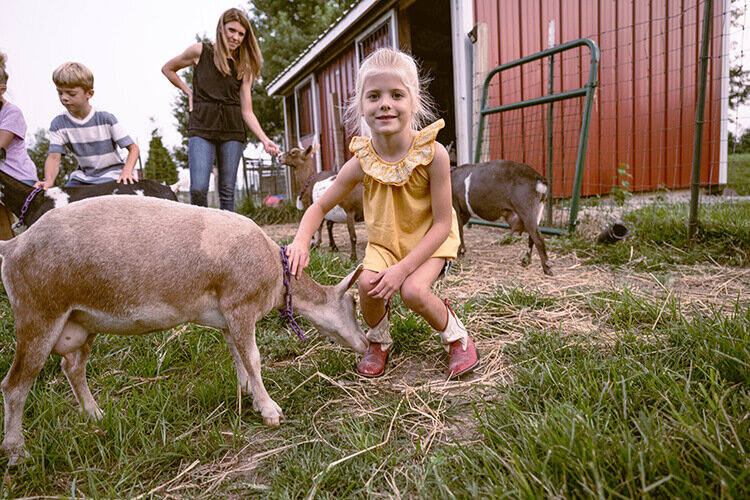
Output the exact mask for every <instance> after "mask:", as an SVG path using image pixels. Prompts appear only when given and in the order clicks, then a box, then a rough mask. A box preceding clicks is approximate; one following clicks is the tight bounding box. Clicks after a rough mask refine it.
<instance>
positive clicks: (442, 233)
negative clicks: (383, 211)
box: [369, 142, 453, 300]
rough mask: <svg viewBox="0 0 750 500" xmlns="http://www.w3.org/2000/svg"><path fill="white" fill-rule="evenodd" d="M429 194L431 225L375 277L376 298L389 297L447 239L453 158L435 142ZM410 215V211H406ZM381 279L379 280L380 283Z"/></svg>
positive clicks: (450, 216)
mask: <svg viewBox="0 0 750 500" xmlns="http://www.w3.org/2000/svg"><path fill="white" fill-rule="evenodd" d="M429 169H430V195H431V197H432V219H433V222H432V227H430V229H429V230H428V231H427V233H426V234H425V235H424V237H422V239H421V240H420V242H419V243H417V246H415V247H414V249H413V250H412V251H411V252H409V254H408V255H407V256H406V257H404V258H403V259H402V260H401V261H400V262H399V263H397V264H395V265H393V266H391V267H388V268H386V269H384V270H382V271H381V272H379V273H378V275H377V276H376V277H375V278H374V279H373V280H372V283H377V285H376V286H375V287H374V288H373V289H372V290H370V292H369V295H370V296H372V297H374V298H380V299H384V300H388V299H390V298H391V297H393V295H395V293H396V292H397V291H398V290H399V289H400V288H401V285H402V284H403V283H404V280H406V277H407V276H409V275H410V274H411V273H413V272H414V271H416V270H417V268H418V267H419V266H421V265H422V264H424V263H425V262H426V261H427V259H429V258H430V257H431V256H432V254H434V253H435V251H436V250H437V249H438V248H440V245H442V244H443V242H444V241H445V240H446V239H447V238H448V235H449V234H450V232H451V224H452V220H453V215H452V214H453V212H452V208H453V202H452V197H451V177H450V160H449V159H448V152H447V151H446V150H445V147H443V145H442V144H440V143H438V142H436V143H435V156H434V158H433V160H432V163H431V164H430V166H429ZM405 216H406V217H408V214H405ZM378 282H379V283H378Z"/></svg>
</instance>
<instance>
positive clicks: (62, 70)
mask: <svg viewBox="0 0 750 500" xmlns="http://www.w3.org/2000/svg"><path fill="white" fill-rule="evenodd" d="M52 81H53V82H55V85H56V86H58V87H65V88H73V87H81V88H82V89H83V90H84V91H85V92H88V91H89V90H91V89H93V88H94V73H92V72H91V70H90V69H88V68H87V67H86V66H84V65H83V64H81V63H77V62H66V63H63V64H61V65H60V66H58V67H57V69H56V70H55V71H54V72H53V73H52Z"/></svg>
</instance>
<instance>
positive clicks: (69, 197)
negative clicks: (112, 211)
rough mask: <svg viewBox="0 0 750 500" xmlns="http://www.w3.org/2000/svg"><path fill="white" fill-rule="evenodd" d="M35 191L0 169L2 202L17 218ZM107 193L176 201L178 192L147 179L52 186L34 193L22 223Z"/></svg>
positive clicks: (27, 222)
mask: <svg viewBox="0 0 750 500" xmlns="http://www.w3.org/2000/svg"><path fill="white" fill-rule="evenodd" d="M33 190H34V188H33V187H31V186H29V185H28V184H25V183H23V182H21V181H19V180H18V179H16V178H14V177H11V176H10V175H8V174H6V173H5V172H3V171H2V170H0V202H2V204H3V205H5V207H6V208H7V209H8V210H10V211H11V212H13V214H15V215H16V217H19V218H20V216H21V209H22V208H23V205H24V203H25V202H26V198H28V196H29V194H31V192H32V191H33ZM108 194H135V195H141V196H153V197H155V198H164V199H165V200H172V201H177V195H176V194H175V193H174V192H173V191H172V190H171V189H170V187H169V186H167V185H165V184H161V183H159V182H156V181H154V180H150V179H144V180H142V181H138V182H136V183H133V184H125V183H117V182H115V181H112V182H105V183H102V184H91V185H90V186H81V187H62V188H58V187H53V188H50V189H48V190H47V191H45V192H44V193H38V194H37V195H36V196H34V199H33V200H32V201H31V203H30V204H29V206H28V208H27V210H26V213H25V214H24V216H23V222H24V224H25V225H26V226H31V225H32V224H33V223H34V222H36V221H37V219H39V217H41V216H42V215H43V214H44V213H45V212H47V211H48V210H51V209H53V208H55V207H58V206H62V205H67V204H68V203H72V202H74V201H78V200H82V199H85V198H93V197H95V196H105V195H108Z"/></svg>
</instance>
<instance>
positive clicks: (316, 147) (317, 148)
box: [312, 144, 320, 153]
mask: <svg viewBox="0 0 750 500" xmlns="http://www.w3.org/2000/svg"><path fill="white" fill-rule="evenodd" d="M319 149H320V144H316V145H315V146H313V148H312V152H313V153H315V152H317V151H318V150H319Z"/></svg>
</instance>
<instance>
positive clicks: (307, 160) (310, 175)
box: [279, 145, 364, 261]
mask: <svg viewBox="0 0 750 500" xmlns="http://www.w3.org/2000/svg"><path fill="white" fill-rule="evenodd" d="M319 148H320V145H317V146H308V147H307V148H304V149H303V148H292V149H290V150H289V151H287V152H286V153H282V154H280V155H279V161H280V162H281V163H283V164H284V165H288V166H289V167H291V168H292V169H294V179H295V182H294V184H293V186H292V189H293V192H294V193H295V194H296V195H297V197H298V200H299V203H298V206H297V208H299V209H300V210H307V208H308V207H309V206H310V205H312V203H313V200H314V199H315V200H317V198H314V197H313V193H314V192H315V191H316V189H315V187H316V185H321V186H323V185H324V184H327V183H330V182H331V177H333V176H335V175H336V172H332V171H330V170H324V171H322V172H316V169H315V161H314V157H313V155H314V154H315V152H316V151H317V150H318V149H319ZM325 187H327V186H325ZM362 192H363V189H362V185H361V184H359V185H357V187H355V188H354V189H353V190H352V191H351V192H350V193H349V194H348V195H347V196H346V198H345V199H344V200H343V201H342V202H341V203H340V204H339V205H337V206H336V207H334V209H333V210H331V211H330V212H329V213H328V214H326V218H325V222H326V226H327V229H328V242H329V244H330V246H331V250H332V251H334V252H337V251H338V247H337V246H336V242H335V241H334V239H333V224H334V222H343V220H340V219H339V218H338V217H336V216H335V215H334V214H333V212H334V211H335V210H336V209H337V208H339V207H340V208H341V209H342V210H343V211H344V212H345V220H346V227H347V229H348V230H349V241H350V242H351V245H352V251H351V254H350V258H351V259H352V260H355V261H356V260H357V233H356V232H355V230H354V223H355V222H357V221H362V220H364V212H363V209H362ZM322 230H323V224H321V225H320V227H319V228H318V234H317V237H316V239H315V240H314V241H313V247H318V246H320V240H321V232H322Z"/></svg>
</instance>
